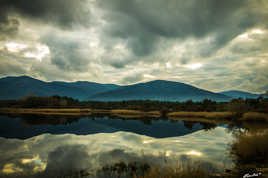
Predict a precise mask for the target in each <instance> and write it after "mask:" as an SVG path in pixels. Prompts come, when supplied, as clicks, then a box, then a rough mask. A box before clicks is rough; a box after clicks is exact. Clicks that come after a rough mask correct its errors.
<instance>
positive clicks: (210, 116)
mask: <svg viewBox="0 0 268 178" xmlns="http://www.w3.org/2000/svg"><path fill="white" fill-rule="evenodd" d="M0 114H12V115H16V114H31V115H61V116H90V115H96V114H103V115H111V116H118V117H123V118H126V119H127V118H129V119H135V118H137V119H140V118H146V117H147V118H155V119H162V118H165V119H169V120H188V121H202V122H208V123H223V124H230V123H232V122H235V121H262V122H268V114H267V113H258V112H246V113H244V114H243V115H242V116H241V117H238V116H236V114H235V113H232V112H183V111H179V112H168V113H165V114H163V113H161V112H160V111H148V112H146V111H138V110H126V109H114V110H113V109H112V110H103V109H90V108H0Z"/></svg>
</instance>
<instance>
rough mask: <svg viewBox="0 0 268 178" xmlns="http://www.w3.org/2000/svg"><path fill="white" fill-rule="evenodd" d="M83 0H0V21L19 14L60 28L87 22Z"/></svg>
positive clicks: (86, 9)
mask: <svg viewBox="0 0 268 178" xmlns="http://www.w3.org/2000/svg"><path fill="white" fill-rule="evenodd" d="M86 2H87V1H85V0H56V1H55V0H45V1H44V0H1V1H0V12H1V14H2V15H1V14H0V18H1V19H0V23H1V21H3V19H5V18H7V16H9V15H12V14H14V13H15V14H19V15H22V16H24V17H28V18H31V19H34V20H38V21H39V20H40V21H42V22H51V23H55V24H57V25H59V26H60V27H62V28H70V27H73V26H74V25H77V24H79V25H88V24H89V14H90V12H89V8H88V7H87V4H86Z"/></svg>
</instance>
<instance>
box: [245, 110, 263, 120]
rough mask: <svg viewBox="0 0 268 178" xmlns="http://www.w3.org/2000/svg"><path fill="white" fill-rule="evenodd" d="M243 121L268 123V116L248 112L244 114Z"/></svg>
mask: <svg viewBox="0 0 268 178" xmlns="http://www.w3.org/2000/svg"><path fill="white" fill-rule="evenodd" d="M241 120H245V121H268V114H265V113H257V112H248V113H245V114H243V117H242V118H241Z"/></svg>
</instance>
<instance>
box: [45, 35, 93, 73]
mask: <svg viewBox="0 0 268 178" xmlns="http://www.w3.org/2000/svg"><path fill="white" fill-rule="evenodd" d="M41 41H42V42H43V43H44V44H46V45H47V46H48V47H49V49H50V56H51V63H52V64H53V65H56V66H57V67H58V68H59V69H61V70H64V71H70V72H71V71H76V72H81V71H86V70H87V69H88V64H89V63H90V61H89V59H88V56H86V55H85V54H83V53H82V52H81V50H82V49H83V47H82V45H81V43H80V41H79V39H73V38H68V37H67V36H57V35H52V34H48V35H46V36H44V37H43V38H42V39H41Z"/></svg>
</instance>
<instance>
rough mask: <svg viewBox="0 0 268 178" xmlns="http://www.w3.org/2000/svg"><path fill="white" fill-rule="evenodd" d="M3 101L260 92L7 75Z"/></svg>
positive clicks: (218, 97) (226, 96)
mask: <svg viewBox="0 0 268 178" xmlns="http://www.w3.org/2000/svg"><path fill="white" fill-rule="evenodd" d="M0 86H1V87H0V100H11V99H19V98H21V97H23V96H26V95H29V94H34V95H38V96H52V95H59V96H68V97H72V98H75V99H79V100H83V101H87V100H90V101H122V100H159V101H186V100H190V99H191V100H193V101H202V100H204V99H210V100H214V101H228V100H230V99H232V98H239V97H242V98H257V97H259V96H260V95H258V94H252V93H247V92H243V91H224V92H220V93H214V92H211V91H207V90H203V89H200V88H197V87H194V86H191V85H188V84H184V83H180V82H172V81H165V80H155V81H150V82H145V83H138V84H133V85H126V86H120V85H115V84H99V83H94V82H86V81H77V82H59V81H53V82H44V81H41V80H37V79H34V78H31V77H28V76H19V77H4V78H1V79H0Z"/></svg>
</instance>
